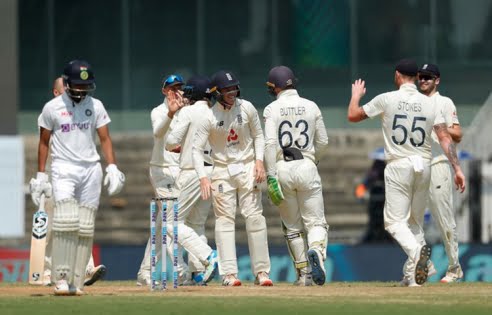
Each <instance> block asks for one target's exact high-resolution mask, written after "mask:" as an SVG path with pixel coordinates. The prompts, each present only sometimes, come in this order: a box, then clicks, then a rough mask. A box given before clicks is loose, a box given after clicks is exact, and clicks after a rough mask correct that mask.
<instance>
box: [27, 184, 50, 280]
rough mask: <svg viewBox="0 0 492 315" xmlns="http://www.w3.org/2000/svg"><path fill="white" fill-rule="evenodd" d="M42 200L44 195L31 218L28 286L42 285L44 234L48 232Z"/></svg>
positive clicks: (46, 215) (46, 216) (44, 248)
mask: <svg viewBox="0 0 492 315" xmlns="http://www.w3.org/2000/svg"><path fill="white" fill-rule="evenodd" d="M44 198H45V197H44V194H41V198H40V200H39V209H38V211H36V213H34V216H33V218H32V236H31V252H30V257H29V284H34V285H43V274H44V254H45V251H46V233H47V232H48V214H47V213H46V211H45V210H44Z"/></svg>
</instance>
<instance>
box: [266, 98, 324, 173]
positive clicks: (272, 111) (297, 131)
mask: <svg viewBox="0 0 492 315" xmlns="http://www.w3.org/2000/svg"><path fill="white" fill-rule="evenodd" d="M263 118H264V121H265V163H266V167H267V174H268V175H272V176H274V175H275V173H276V167H275V163H276V162H277V161H279V160H283V159H284V156H283V153H282V149H283V148H288V147H294V148H297V149H299V150H300V151H301V152H302V154H303V156H304V157H305V158H308V159H311V160H312V161H313V162H315V163H316V162H317V160H318V159H319V156H320V154H321V153H322V152H323V151H325V150H326V148H327V147H328V135H327V134H326V128H325V124H324V122H323V117H322V115H321V111H320V109H319V107H318V105H316V103H314V102H312V101H310V100H307V99H305V98H302V97H300V96H299V94H298V93H297V90H294V89H288V90H284V91H282V92H280V93H279V94H278V95H277V100H275V101H273V102H272V103H270V104H269V105H268V106H267V107H266V108H265V110H264V111H263Z"/></svg>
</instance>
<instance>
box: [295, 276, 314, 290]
mask: <svg viewBox="0 0 492 315" xmlns="http://www.w3.org/2000/svg"><path fill="white" fill-rule="evenodd" d="M294 285H295V286H299V287H310V286H312V285H313V275H312V274H311V273H304V274H301V275H299V278H297V280H296V281H294Z"/></svg>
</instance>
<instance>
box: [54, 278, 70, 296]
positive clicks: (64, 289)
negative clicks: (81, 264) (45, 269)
mask: <svg viewBox="0 0 492 315" xmlns="http://www.w3.org/2000/svg"><path fill="white" fill-rule="evenodd" d="M55 295H71V294H70V287H69V286H68V282H67V280H58V281H56V283H55Z"/></svg>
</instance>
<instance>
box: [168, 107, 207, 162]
mask: <svg viewBox="0 0 492 315" xmlns="http://www.w3.org/2000/svg"><path fill="white" fill-rule="evenodd" d="M209 112H210V108H209V107H208V102H207V101H197V102H195V104H193V105H190V106H185V107H183V108H182V109H181V110H180V111H179V117H178V118H177V119H174V120H173V121H175V123H174V125H173V128H172V130H171V132H170V133H169V136H168V138H167V141H166V149H167V150H172V149H174V148H175V147H176V146H177V145H181V157H180V163H179V167H180V168H181V169H182V170H184V169H194V166H193V158H192V151H193V139H194V136H195V134H196V130H197V126H198V124H199V122H200V120H202V119H205V118H206V117H207V115H208V114H209ZM183 140H184V141H183ZM204 157H205V159H204V161H205V163H208V164H212V158H211V157H210V145H209V144H208V141H207V144H206V146H205V151H204Z"/></svg>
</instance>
